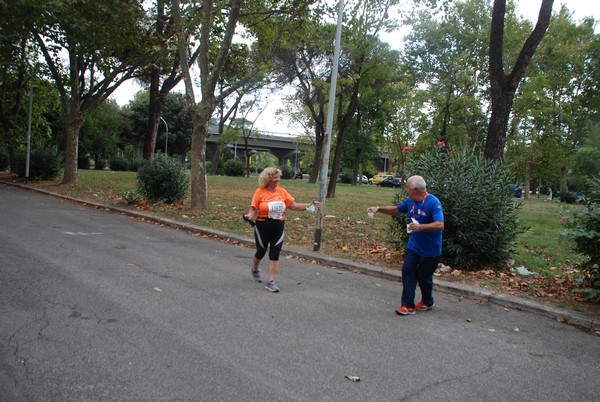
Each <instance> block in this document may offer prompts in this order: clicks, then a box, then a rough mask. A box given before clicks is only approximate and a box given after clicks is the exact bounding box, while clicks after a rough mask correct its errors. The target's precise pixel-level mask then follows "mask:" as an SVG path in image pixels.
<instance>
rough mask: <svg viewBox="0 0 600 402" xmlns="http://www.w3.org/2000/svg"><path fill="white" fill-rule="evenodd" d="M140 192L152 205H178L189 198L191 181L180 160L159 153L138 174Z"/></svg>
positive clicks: (146, 162)
mask: <svg viewBox="0 0 600 402" xmlns="http://www.w3.org/2000/svg"><path fill="white" fill-rule="evenodd" d="M137 181H138V191H139V192H140V194H142V195H143V196H144V197H146V199H147V200H148V201H150V202H152V203H155V202H159V201H160V202H164V203H165V204H173V203H177V202H179V201H181V200H183V199H185V198H186V197H187V194H188V189H189V182H190V179H189V177H188V175H187V174H186V172H185V169H184V168H183V166H181V163H179V161H178V160H176V159H174V158H172V157H169V156H166V155H165V154H162V153H157V154H155V155H154V157H153V158H152V159H149V160H145V161H144V162H143V163H142V165H141V166H140V168H139V170H138V172H137Z"/></svg>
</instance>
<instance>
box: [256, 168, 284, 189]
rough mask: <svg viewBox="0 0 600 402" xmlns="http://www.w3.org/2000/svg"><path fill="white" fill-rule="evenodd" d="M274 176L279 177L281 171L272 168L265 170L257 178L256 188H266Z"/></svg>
mask: <svg viewBox="0 0 600 402" xmlns="http://www.w3.org/2000/svg"><path fill="white" fill-rule="evenodd" d="M275 176H281V170H279V169H277V168H274V167H268V168H265V170H263V171H262V172H260V175H259V176H258V186H259V187H266V186H267V184H269V181H270V180H271V179H272V178H273V177H275Z"/></svg>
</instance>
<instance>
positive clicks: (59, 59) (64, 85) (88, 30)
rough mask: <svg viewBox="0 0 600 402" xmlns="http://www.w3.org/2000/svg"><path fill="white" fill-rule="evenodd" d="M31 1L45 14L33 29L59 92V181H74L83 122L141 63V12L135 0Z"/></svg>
mask: <svg viewBox="0 0 600 402" xmlns="http://www.w3.org/2000/svg"><path fill="white" fill-rule="evenodd" d="M32 2H33V1H32ZM33 3H35V10H36V11H37V12H38V13H39V15H43V16H44V18H43V19H41V20H40V21H41V22H40V23H39V24H36V25H35V26H33V27H32V33H33V36H34V38H35V41H36V43H37V45H38V47H39V49H40V50H41V53H42V55H43V57H44V60H45V62H46V64H47V67H48V69H49V70H50V73H51V76H52V79H53V81H54V84H55V86H56V89H57V90H58V93H59V95H60V104H61V115H60V118H61V120H62V122H63V125H64V127H65V131H66V143H65V166H64V176H63V184H75V183H77V152H78V139H79V130H80V128H81V125H82V124H83V122H84V120H85V117H86V116H87V115H88V114H89V113H90V112H91V111H92V110H93V109H94V108H96V107H97V106H98V105H100V104H101V103H102V102H103V101H104V100H105V99H107V98H108V97H109V96H110V95H111V94H112V93H113V92H114V91H115V89H116V88H117V87H118V86H119V85H121V84H122V83H123V82H124V81H126V80H128V79H129V78H131V77H132V76H133V73H134V71H135V66H137V65H139V64H140V63H141V60H140V52H139V51H138V49H137V46H143V44H144V35H143V30H142V29H141V27H142V22H143V18H144V12H143V9H142V7H141V4H140V2H139V1H135V0H105V1H102V2H97V1H93V0H80V1H72V0H67V1H58V0H47V1H43V2H38V1H35V2H33ZM65 55H66V62H63V60H64V59H65Z"/></svg>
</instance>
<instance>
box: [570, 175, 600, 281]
mask: <svg viewBox="0 0 600 402" xmlns="http://www.w3.org/2000/svg"><path fill="white" fill-rule="evenodd" d="M590 182H591V184H592V189H595V190H596V191H600V178H595V179H592V180H590ZM566 212H567V219H566V220H565V229H564V230H563V231H562V235H563V236H564V237H567V238H569V239H571V240H573V242H574V245H573V250H574V251H575V252H577V253H580V254H583V255H584V256H586V257H587V258H588V260H587V261H585V262H583V263H582V264H581V265H580V268H581V269H582V270H583V271H584V272H585V273H586V274H588V276H589V280H590V285H591V286H592V287H595V288H597V289H600V201H598V200H592V199H590V198H587V197H585V198H584V199H583V201H582V205H581V207H579V208H577V207H575V208H573V209H571V210H567V211H566Z"/></svg>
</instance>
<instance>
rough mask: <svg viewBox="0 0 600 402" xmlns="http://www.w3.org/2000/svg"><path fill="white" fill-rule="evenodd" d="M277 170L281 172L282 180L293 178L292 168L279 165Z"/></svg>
mask: <svg viewBox="0 0 600 402" xmlns="http://www.w3.org/2000/svg"><path fill="white" fill-rule="evenodd" d="M279 170H281V178H282V179H286V180H289V179H291V178H292V177H294V174H293V173H292V168H291V167H290V166H289V165H281V166H280V167H279Z"/></svg>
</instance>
